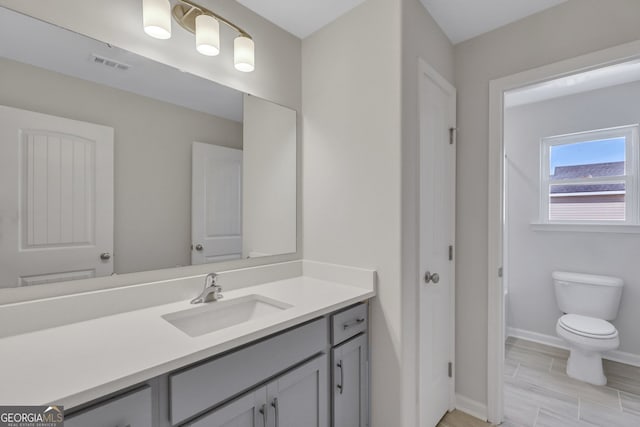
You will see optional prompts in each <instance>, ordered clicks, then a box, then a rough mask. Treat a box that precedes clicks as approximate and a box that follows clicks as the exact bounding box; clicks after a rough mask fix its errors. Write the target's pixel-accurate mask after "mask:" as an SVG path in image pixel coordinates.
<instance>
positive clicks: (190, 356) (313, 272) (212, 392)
mask: <svg viewBox="0 0 640 427" xmlns="http://www.w3.org/2000/svg"><path fill="white" fill-rule="evenodd" d="M298 273H300V274H299V275H296V274H298ZM249 276H253V277H254V280H255V277H260V276H264V277H267V278H268V280H271V278H274V277H275V278H277V279H278V280H274V281H269V282H267V283H261V284H255V285H252V286H246V287H243V286H242V284H241V283H242V282H243V277H244V279H246V278H247V277H249ZM287 276H292V277H287ZM201 280H202V277H194V278H189V279H185V280H183V281H180V280H177V281H173V282H175V283H172V284H165V286H167V287H171V288H172V289H173V291H174V292H175V298H183V297H184V296H186V295H187V294H189V295H195V294H196V293H197V289H198V288H199V287H201ZM251 281H252V280H248V281H247V283H250V282H251ZM225 282H226V283H227V284H228V285H229V287H230V289H229V290H228V291H227V290H226V288H225V291H224V292H223V295H224V299H222V300H220V301H216V302H211V303H206V304H195V305H194V304H190V303H189V300H188V299H180V300H179V301H175V302H169V303H165V304H159V305H151V306H147V307H144V308H139V309H137V310H132V311H127V312H122V313H113V314H111V315H107V316H101V317H97V318H92V319H86V320H83V321H74V322H73V323H68V324H62V325H59V326H58V327H54V328H49V329H44V330H38V329H35V330H31V331H26V330H24V329H23V330H19V329H16V330H14V331H12V330H3V331H2V333H3V335H6V336H4V337H3V338H1V339H0V352H1V353H2V354H3V357H8V358H9V360H10V361H11V363H8V364H5V365H4V366H3V367H2V368H0V379H1V380H2V383H3V384H11V385H12V387H10V388H8V387H2V390H1V391H0V401H2V402H3V404H4V403H6V404H18V403H20V404H43V405H44V404H58V405H64V406H65V413H66V417H65V425H67V426H70V427H87V426H96V427H102V426H119V427H125V426H131V427H134V426H135V427H152V426H153V427H155V426H159V427H169V426H200V427H202V426H220V427H222V426H260V427H263V426H264V427H266V426H269V427H284V426H291V427H294V426H318V427H321V426H323V427H328V426H332V425H333V426H344V425H349V426H352V425H358V426H362V427H364V426H366V425H367V422H368V421H367V419H368V334H367V331H368V323H369V320H368V304H367V302H366V301H367V300H368V299H369V298H371V297H372V296H374V295H375V291H374V283H375V273H374V272H372V271H368V270H359V269H352V268H347V267H340V266H332V265H327V264H320V263H312V262H308V261H294V262H288V263H282V264H276V265H272V266H264V267H254V268H250V269H244V270H238V271H237V272H235V274H234V272H230V273H222V274H220V279H219V283H220V285H221V286H223V287H225ZM149 286H158V284H154V285H151V284H143V285H140V286H139V287H137V289H135V288H136V287H135V286H134V287H132V289H130V290H128V291H129V292H131V294H130V296H131V297H133V298H135V297H136V296H137V295H136V293H138V294H140V293H144V292H145V290H146V291H148V290H150V289H151V288H149ZM194 290H195V291H196V292H195V293H194V292H193V291H194ZM109 292H119V293H121V295H120V296H122V295H123V294H122V293H124V292H127V289H117V290H111V291H99V292H94V293H88V294H87V295H85V294H78V295H72V296H68V297H61V298H55V299H51V300H42V301H39V302H28V303H21V304H12V305H7V306H0V320H5V319H7V316H12V315H13V316H15V315H16V314H17V313H18V311H17V310H20V309H22V310H23V313H25V314H28V312H29V310H42V311H43V312H47V311H48V310H49V311H50V312H53V311H55V309H56V308H59V307H61V305H60V304H61V301H62V303H64V302H65V301H64V300H65V299H74V298H75V299H76V301H75V303H77V304H92V303H94V302H95V301H103V302H104V303H107V304H109V303H110V301H111V300H110V299H111V298H114V297H113V296H111V295H109ZM161 293H164V294H165V296H164V297H163V298H165V299H166V298H167V295H168V294H170V293H171V292H168V291H167V290H165V291H163V292H161ZM92 294H93V295H92ZM95 294H102V295H100V296H101V298H100V299H95ZM92 298H93V299H92ZM150 298H152V297H150ZM152 302H153V301H152ZM165 302H166V301H165ZM67 303H68V301H67ZM34 304H35V305H36V306H32V307H29V305H34ZM38 305H39V306H38ZM20 306H22V307H20ZM87 312H89V311H87ZM61 316H62V317H64V314H62V315H61ZM74 320H76V319H74ZM224 322H227V323H224ZM221 323H222V325H221ZM34 327H35V326H34ZM16 331H17V332H20V333H18V334H16V335H13V333H14V332H16ZM43 343H46V345H45V346H44V347H46V348H42V349H41V350H39V351H38V350H37V349H38V348H39V347H41V346H42V345H43Z"/></svg>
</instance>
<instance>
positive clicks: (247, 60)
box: [233, 36, 255, 73]
mask: <svg viewBox="0 0 640 427" xmlns="http://www.w3.org/2000/svg"><path fill="white" fill-rule="evenodd" d="M254 49H255V46H254V44H253V40H251V39H250V38H249V37H246V36H238V37H236V39H235V40H234V41H233V63H234V65H235V67H236V69H237V70H239V71H243V72H245V73H250V72H251V71H253V70H254V69H255V53H254Z"/></svg>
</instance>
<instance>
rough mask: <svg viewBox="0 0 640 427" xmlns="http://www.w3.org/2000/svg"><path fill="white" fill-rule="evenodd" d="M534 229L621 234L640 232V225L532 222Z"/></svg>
mask: <svg viewBox="0 0 640 427" xmlns="http://www.w3.org/2000/svg"><path fill="white" fill-rule="evenodd" d="M531 229H532V230H533V231H568V232H575V233H619V234H640V225H625V224H593V223H588V224H576V223H570V224H563V223H553V224H548V223H547V224H541V223H533V224H531Z"/></svg>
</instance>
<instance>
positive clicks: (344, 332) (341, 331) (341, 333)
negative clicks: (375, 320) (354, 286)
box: [331, 304, 368, 345]
mask: <svg viewBox="0 0 640 427" xmlns="http://www.w3.org/2000/svg"><path fill="white" fill-rule="evenodd" d="M367 307H368V306H367V304H358V305H356V306H355V307H351V308H348V309H347V310H345V311H341V312H340V313H337V314H334V315H333V316H331V325H332V327H331V330H332V333H331V344H332V345H337V344H340V343H341V342H343V341H345V340H348V339H349V338H351V337H354V336H356V335H358V334H359V333H360V332H364V331H366V330H367V323H368V313H367Z"/></svg>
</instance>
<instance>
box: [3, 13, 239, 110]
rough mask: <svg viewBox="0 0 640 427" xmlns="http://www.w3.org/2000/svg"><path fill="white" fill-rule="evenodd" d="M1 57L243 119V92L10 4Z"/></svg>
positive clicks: (165, 100)
mask: <svg viewBox="0 0 640 427" xmlns="http://www.w3.org/2000/svg"><path fill="white" fill-rule="evenodd" d="M43 41H44V42H43ZM53 47H55V48H53ZM93 55H99V56H102V57H106V58H108V59H112V60H115V61H117V62H120V63H124V64H127V65H129V66H130V68H129V69H128V70H126V71H120V70H117V69H113V68H109V67H106V66H104V65H98V64H96V63H95V62H94V61H93V58H92V56H93ZM0 57H5V58H9V59H12V60H14V61H19V62H24V63H27V64H31V65H34V66H36V67H41V68H45V69H48V70H51V71H55V72H58V73H62V74H66V75H69V76H73V77H77V78H80V79H83V80H88V81H92V82H95V83H99V84H103V85H106V86H110V87H113V88H116V89H121V90H124V91H127V92H132V93H135V94H138V95H142V96H146V97H149V98H153V99H157V100H159V101H163V102H169V103H171V104H176V105H179V106H182V107H186V108H190V109H192V110H197V111H201V112H203V113H208V114H212V115H214V116H219V117H224V118H226V119H230V120H234V121H242V116H243V111H242V109H243V107H242V104H243V94H242V92H239V91H237V90H235V89H231V88H229V87H226V86H222V85H220V84H217V83H215V82H212V81H210V80H206V79H203V78H200V77H196V76H194V75H192V74H188V73H184V72H181V71H180V70H178V69H175V68H172V67H169V66H168V65H164V64H161V63H159V62H155V61H152V60H150V59H147V58H144V57H142V56H139V55H136V54H134V53H131V52H128V51H126V50H123V49H120V48H117V47H114V46H109V45H107V44H106V43H103V42H99V41H97V40H94V39H92V38H89V37H85V36H82V35H80V34H78V33H74V32H72V31H69V30H66V29H63V28H60V27H57V26H55V25H51V24H48V23H45V22H42V21H39V20H36V19H33V18H31V17H28V16H25V15H22V14H20V13H17V12H13V11H11V10H9V9H5V8H4V7H0Z"/></svg>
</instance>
